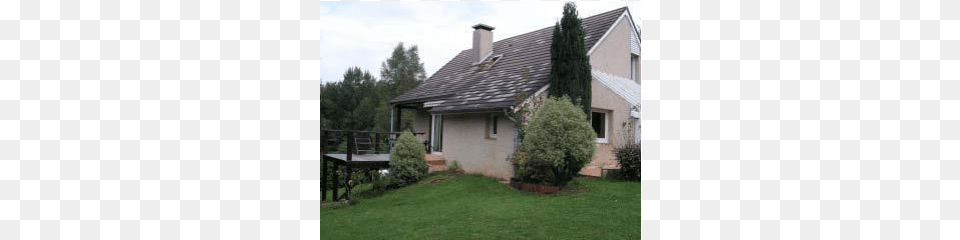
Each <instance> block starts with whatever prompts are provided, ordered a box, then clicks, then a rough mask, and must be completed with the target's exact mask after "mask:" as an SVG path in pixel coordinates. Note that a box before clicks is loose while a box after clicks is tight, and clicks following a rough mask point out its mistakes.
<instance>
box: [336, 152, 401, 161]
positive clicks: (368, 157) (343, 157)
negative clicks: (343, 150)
mask: <svg viewBox="0 0 960 240" xmlns="http://www.w3.org/2000/svg"><path fill="white" fill-rule="evenodd" d="M323 156H324V157H327V158H328V159H330V158H333V159H335V160H340V161H341V162H346V161H347V154H340V153H328V154H324V155H323ZM351 157H352V158H353V159H351V160H353V161H354V162H389V161H390V154H363V155H356V154H354V155H352V156H351Z"/></svg>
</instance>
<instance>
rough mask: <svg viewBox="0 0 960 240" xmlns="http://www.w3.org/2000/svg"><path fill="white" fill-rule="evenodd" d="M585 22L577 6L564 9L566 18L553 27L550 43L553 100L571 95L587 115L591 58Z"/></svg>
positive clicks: (573, 5) (588, 109) (570, 4)
mask: <svg viewBox="0 0 960 240" xmlns="http://www.w3.org/2000/svg"><path fill="white" fill-rule="evenodd" d="M583 37H584V30H583V22H582V20H581V19H580V17H578V16H577V6H576V5H575V4H574V3H572V2H569V3H567V4H565V5H564V6H563V18H561V19H560V22H559V23H557V24H555V25H554V26H553V41H552V42H551V43H550V89H549V91H548V94H549V96H550V97H561V96H569V97H570V99H571V100H573V102H574V103H576V104H577V105H580V108H581V109H583V112H585V113H589V112H590V102H591V101H590V97H591V83H590V82H591V80H592V77H591V74H590V56H589V55H587V49H586V45H585V44H584V42H583Z"/></svg>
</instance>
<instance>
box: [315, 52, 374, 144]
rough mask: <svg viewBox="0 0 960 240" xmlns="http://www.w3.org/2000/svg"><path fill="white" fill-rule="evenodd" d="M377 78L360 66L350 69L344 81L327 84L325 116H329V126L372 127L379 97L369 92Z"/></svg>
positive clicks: (344, 127) (323, 103) (323, 112)
mask: <svg viewBox="0 0 960 240" xmlns="http://www.w3.org/2000/svg"><path fill="white" fill-rule="evenodd" d="M376 81H377V80H376V78H374V77H373V75H371V74H370V72H369V71H364V70H362V69H360V67H352V68H349V69H347V71H346V72H345V73H344V74H343V80H342V81H340V82H336V83H327V84H326V86H325V87H324V91H323V93H321V96H322V99H321V101H320V111H321V114H322V115H321V116H323V117H324V118H326V120H327V121H326V122H327V127H329V128H333V129H345V130H365V129H371V128H372V127H373V125H374V121H373V119H372V118H370V117H369V116H371V115H372V114H373V113H374V109H375V108H376V104H377V103H378V102H377V101H376V99H375V98H371V97H370V95H369V94H368V93H370V92H372V91H374V87H375V84H376Z"/></svg>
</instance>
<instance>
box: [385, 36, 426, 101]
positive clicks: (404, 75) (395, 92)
mask: <svg viewBox="0 0 960 240" xmlns="http://www.w3.org/2000/svg"><path fill="white" fill-rule="evenodd" d="M380 79H382V80H383V81H386V82H387V83H388V84H389V85H391V86H390V88H391V92H390V96H389V98H390V99H392V98H394V97H397V96H400V94H403V93H405V92H407V91H409V90H410V89H413V88H415V87H417V86H419V85H420V83H423V81H424V80H426V79H427V73H426V70H424V69H423V63H421V62H420V54H419V50H418V49H417V46H416V45H414V46H412V47H410V48H406V49H405V48H404V47H403V43H402V42H401V43H398V44H397V47H396V48H394V49H393V54H391V55H390V58H388V59H387V60H386V61H383V63H382V64H380Z"/></svg>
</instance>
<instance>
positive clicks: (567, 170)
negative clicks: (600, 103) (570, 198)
mask: <svg viewBox="0 0 960 240" xmlns="http://www.w3.org/2000/svg"><path fill="white" fill-rule="evenodd" d="M524 131H525V132H524V134H525V135H524V138H523V147H524V148H525V149H526V153H527V156H526V157H527V158H528V160H527V161H526V164H525V165H526V166H521V167H526V168H527V170H533V171H536V169H549V170H550V172H549V173H538V172H532V173H528V174H535V175H539V176H550V177H552V179H550V180H549V181H550V182H551V183H552V184H554V185H556V186H563V185H566V184H567V182H570V180H573V177H576V176H577V173H579V172H580V169H582V168H583V166H584V165H586V164H587V163H588V162H590V159H592V158H593V151H594V148H595V146H594V143H593V142H594V140H595V139H596V138H597V135H596V133H594V132H593V128H592V127H590V123H589V120H588V119H587V115H586V114H584V113H583V109H581V108H580V107H578V106H576V105H574V104H573V103H572V102H570V99H569V98H568V97H566V96H564V97H561V98H549V99H547V100H546V101H545V102H544V103H543V105H542V106H541V107H540V109H538V110H537V112H536V113H534V114H533V117H532V118H531V119H530V123H529V124H528V125H527V126H526V128H525V129H524ZM551 175H552V176H551Z"/></svg>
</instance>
